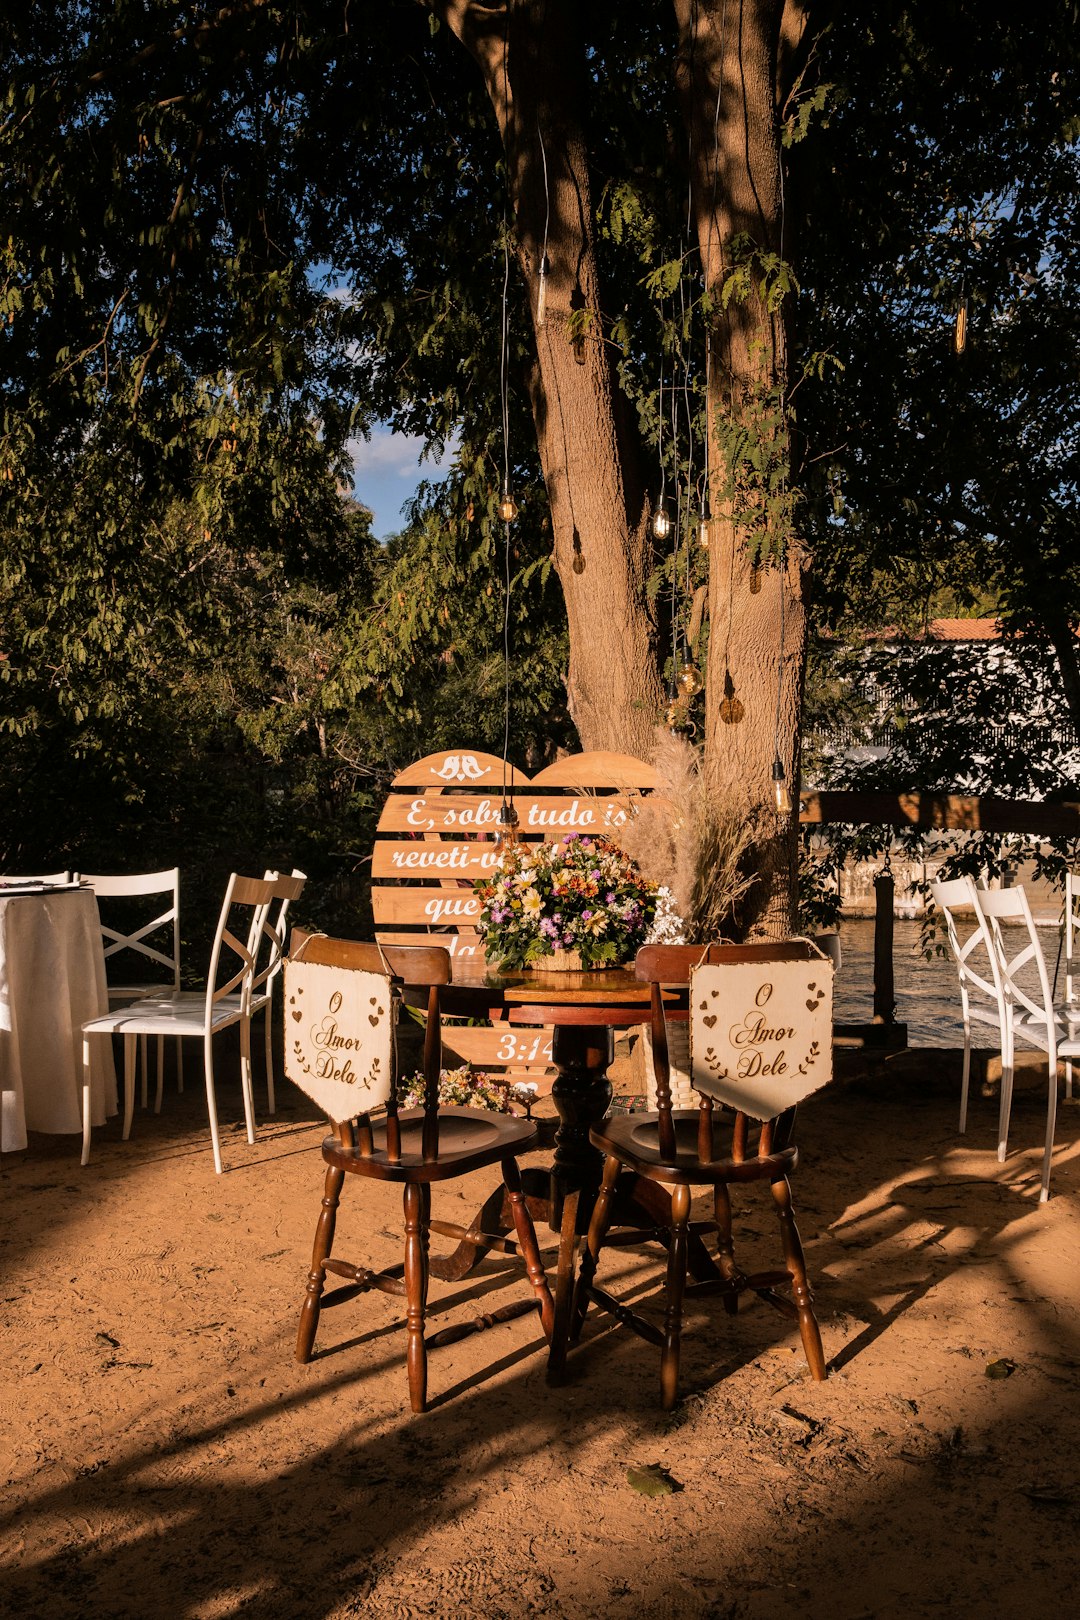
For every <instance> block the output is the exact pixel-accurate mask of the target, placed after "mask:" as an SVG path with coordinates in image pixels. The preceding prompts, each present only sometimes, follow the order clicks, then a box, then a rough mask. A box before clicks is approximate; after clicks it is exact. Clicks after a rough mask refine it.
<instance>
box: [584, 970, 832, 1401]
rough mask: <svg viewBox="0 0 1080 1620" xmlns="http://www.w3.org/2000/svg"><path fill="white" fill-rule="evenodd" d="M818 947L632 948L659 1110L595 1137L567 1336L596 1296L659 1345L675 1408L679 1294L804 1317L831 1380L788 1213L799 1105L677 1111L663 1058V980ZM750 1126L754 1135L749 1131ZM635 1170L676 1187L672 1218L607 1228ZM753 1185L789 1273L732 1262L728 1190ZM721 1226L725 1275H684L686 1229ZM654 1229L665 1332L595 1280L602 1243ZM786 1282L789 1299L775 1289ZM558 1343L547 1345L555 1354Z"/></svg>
mask: <svg viewBox="0 0 1080 1620" xmlns="http://www.w3.org/2000/svg"><path fill="white" fill-rule="evenodd" d="M816 955H817V953H816V952H814V950H813V947H812V946H808V945H804V944H801V943H798V942H793V943H783V944H766V945H761V946H757V945H738V946H724V945H713V946H709V947H708V948H707V949H706V948H705V947H702V946H700V945H667V946H664V945H647V946H645V947H644V948H643V949H642V950H640V951H639V952H638V954H637V958H636V960H635V963H634V971H635V974H636V976H637V977H638V979H640V980H642V981H643V982H644V983H646V984H648V986H649V988H650V992H651V995H650V1029H651V1036H652V1061H653V1066H654V1073H655V1080H656V1096H657V1111H656V1112H655V1113H652V1114H644V1115H641V1114H629V1115H624V1116H615V1117H613V1118H610V1119H607V1120H605V1121H604V1122H603V1124H601V1125H600V1126H598V1127H597V1128H596V1129H594V1130H593V1131H592V1132H591V1133H590V1139H591V1141H592V1143H593V1145H594V1146H595V1147H597V1148H599V1149H600V1151H601V1152H602V1153H603V1154H604V1155H605V1159H604V1173H603V1180H602V1183H601V1188H600V1193H599V1196H598V1197H597V1200H596V1204H595V1206H594V1208H593V1213H592V1219H591V1221H590V1224H589V1232H588V1237H587V1239H586V1242H585V1247H584V1250H583V1253H582V1257H581V1262H580V1267H579V1271H578V1277H577V1283H576V1286H575V1290H574V1301H573V1305H572V1308H571V1312H570V1318H569V1331H568V1337H569V1339H570V1341H571V1342H573V1341H574V1340H576V1339H577V1338H578V1336H579V1335H580V1332H581V1328H582V1325H583V1323H584V1320H585V1315H586V1312H587V1310H588V1306H589V1303H590V1302H592V1303H594V1304H596V1305H598V1306H600V1307H601V1308H602V1309H603V1310H605V1311H607V1312H609V1313H610V1314H611V1315H612V1316H614V1317H615V1319H616V1321H618V1322H619V1323H621V1324H622V1325H623V1326H625V1327H629V1328H631V1329H632V1330H633V1331H634V1332H636V1333H637V1334H638V1335H639V1336H640V1337H641V1338H643V1339H645V1340H646V1341H647V1342H648V1343H650V1344H652V1345H654V1346H655V1347H656V1348H657V1349H659V1350H660V1390H661V1400H662V1404H663V1407H664V1409H665V1411H670V1410H671V1408H672V1407H673V1406H674V1405H675V1401H676V1397H677V1392H678V1379H679V1358H680V1349H681V1337H682V1316H683V1301H684V1299H685V1298H686V1297H688V1296H697V1295H701V1294H718V1295H719V1296H720V1298H721V1299H722V1301H723V1305H724V1309H725V1311H726V1312H727V1313H728V1314H729V1315H732V1316H733V1315H734V1314H735V1312H736V1311H737V1309H738V1300H739V1295H740V1294H742V1293H745V1292H746V1291H747V1290H751V1291H753V1292H754V1293H756V1294H758V1295H759V1297H761V1298H762V1299H765V1300H767V1301H768V1302H769V1303H770V1304H771V1305H774V1306H776V1307H777V1308H778V1309H779V1310H781V1311H783V1312H784V1313H785V1314H788V1315H790V1316H792V1317H795V1318H797V1320H798V1323H799V1331H800V1333H801V1335H802V1343H803V1349H804V1351H805V1353H806V1359H807V1362H808V1364H809V1367H810V1372H811V1375H812V1377H814V1378H815V1379H819V1380H820V1379H823V1378H824V1377H825V1355H824V1351H823V1349H822V1344H821V1333H820V1331H819V1328H818V1324H817V1318H816V1317H815V1315H814V1308H813V1295H812V1293H811V1289H810V1283H809V1280H808V1278H807V1274H806V1262H805V1259H804V1257H803V1250H802V1243H801V1240H800V1238H799V1231H798V1227H797V1226H796V1224H795V1217H794V1214H793V1211H792V1202H791V1188H790V1185H789V1181H788V1178H789V1176H790V1175H791V1172H792V1171H793V1170H794V1169H795V1167H796V1165H797V1163H798V1149H797V1148H796V1147H795V1145H794V1143H793V1142H792V1140H791V1136H792V1129H793V1125H794V1114H795V1110H794V1108H791V1109H788V1110H787V1111H786V1112H785V1113H784V1114H782V1115H780V1116H779V1117H777V1118H773V1119H768V1120H765V1121H764V1122H758V1121H757V1120H751V1119H750V1118H749V1117H748V1116H747V1114H746V1113H744V1112H735V1113H734V1114H732V1113H730V1112H727V1111H725V1117H724V1118H723V1119H722V1117H721V1110H720V1109H719V1108H718V1107H716V1106H714V1103H713V1101H712V1099H711V1098H709V1097H706V1096H702V1097H701V1101H700V1105H699V1106H698V1107H697V1108H689V1109H674V1108H673V1107H672V1104H671V1087H670V1075H669V1063H668V1026H667V1014H666V1011H665V1004H664V997H663V993H662V987H663V986H682V985H686V984H689V983H690V976H691V970H692V969H693V968H694V967H696V966H698V965H700V964H703V963H708V964H716V963H720V964H722V963H725V962H730V963H741V962H753V961H757V960H762V961H772V962H775V961H778V960H779V961H809V960H812V959H813V958H814V957H815V956H816ZM722 1125H723V1126H724V1127H730V1134H729V1136H728V1140H727V1143H726V1144H725V1143H724V1142H723V1141H722V1129H721V1127H722ZM753 1130H756V1132H757V1140H756V1141H753V1140H752V1139H751V1133H752V1131H753ZM626 1176H640V1177H644V1178H645V1179H646V1180H648V1181H653V1182H658V1183H660V1184H662V1185H664V1186H667V1187H670V1188H671V1219H670V1222H669V1224H667V1225H666V1226H663V1227H657V1228H656V1229H655V1230H654V1231H653V1232H652V1233H651V1234H650V1233H648V1232H646V1233H644V1234H643V1232H642V1230H641V1229H640V1228H634V1229H625V1230H621V1231H611V1230H610V1223H611V1216H612V1211H613V1208H614V1203H615V1188H616V1184H617V1182H618V1181H619V1179H620V1178H621V1177H626ZM752 1181H765V1182H767V1183H768V1184H769V1187H770V1190H771V1192H772V1196H773V1201H774V1203H775V1206H776V1213H777V1216H778V1218H779V1222H780V1239H781V1244H782V1247H783V1253H784V1262H785V1269H783V1270H774V1271H762V1272H751V1273H746V1272H744V1271H742V1270H741V1268H740V1267H739V1265H738V1263H737V1261H736V1259H735V1250H734V1241H733V1236H732V1212H731V1196H730V1192H729V1188H730V1187H732V1186H738V1185H743V1184H745V1183H748V1182H752ZM695 1186H702V1187H711V1188H712V1192H713V1214H712V1217H711V1219H707V1220H696V1221H692V1220H691V1219H690V1204H691V1194H692V1189H693V1188H694V1187H695ZM710 1233H715V1234H716V1242H717V1255H716V1263H717V1267H718V1271H719V1275H718V1276H717V1277H715V1278H712V1279H706V1280H704V1281H700V1282H690V1283H687V1280H686V1270H687V1243H688V1239H689V1237H690V1236H691V1234H695V1235H699V1236H700V1235H704V1234H710ZM650 1235H651V1236H652V1237H654V1238H656V1239H658V1240H659V1241H660V1242H662V1243H663V1244H664V1245H665V1246H666V1248H667V1276H666V1288H665V1293H666V1309H665V1318H664V1326H663V1328H662V1329H660V1328H658V1327H657V1326H656V1325H655V1324H654V1323H653V1322H651V1321H649V1320H647V1319H646V1318H645V1317H644V1316H642V1315H641V1314H640V1313H639V1312H637V1311H635V1310H632V1309H630V1307H629V1306H627V1305H626V1304H624V1303H623V1302H622V1301H620V1300H617V1299H615V1298H614V1297H613V1296H612V1295H611V1294H610V1293H608V1291H607V1290H606V1289H605V1288H602V1287H601V1286H600V1285H599V1284H598V1283H597V1281H596V1273H597V1267H598V1264H599V1261H600V1257H601V1254H602V1252H603V1250H604V1249H605V1248H608V1247H616V1246H620V1247H621V1246H631V1245H635V1246H636V1245H638V1244H640V1243H641V1242H642V1239H643V1236H644V1237H649V1236H650ZM788 1284H790V1285H791V1287H792V1290H793V1294H794V1299H793V1300H790V1299H788V1298H787V1297H786V1296H784V1295H782V1294H780V1293H778V1292H777V1290H778V1289H779V1288H782V1287H784V1286H786V1285H788ZM561 1348H562V1347H560V1346H553V1347H552V1355H553V1360H555V1359H557V1358H558V1356H559V1354H560V1352H561Z"/></svg>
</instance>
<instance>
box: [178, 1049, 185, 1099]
mask: <svg viewBox="0 0 1080 1620" xmlns="http://www.w3.org/2000/svg"><path fill="white" fill-rule="evenodd" d="M176 1089H177V1091H178V1092H179V1093H180V1095H181V1097H182V1096H183V1095H184V1043H183V1041H182V1039H181V1038H180V1036H179V1035H178V1036H177V1037H176Z"/></svg>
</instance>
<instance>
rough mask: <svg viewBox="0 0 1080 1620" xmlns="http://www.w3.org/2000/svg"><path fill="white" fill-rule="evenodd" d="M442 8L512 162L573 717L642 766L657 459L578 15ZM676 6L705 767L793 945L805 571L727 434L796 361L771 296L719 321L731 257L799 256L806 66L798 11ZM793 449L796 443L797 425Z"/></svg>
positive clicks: (752, 922) (770, 918) (759, 908)
mask: <svg viewBox="0 0 1080 1620" xmlns="http://www.w3.org/2000/svg"><path fill="white" fill-rule="evenodd" d="M429 3H431V4H432V5H433V6H434V7H435V9H436V10H437V11H438V12H439V13H440V14H441V15H442V16H443V18H444V19H445V21H446V22H447V23H448V24H449V26H450V27H451V29H452V30H453V32H454V33H455V34H456V35H457V37H458V38H459V39H460V40H461V41H462V43H463V44H464V45H465V47H466V48H467V49H468V50H469V51H470V53H471V54H472V56H473V57H474V58H475V60H476V61H477V63H478V64H479V66H480V69H481V72H482V74H483V77H484V82H485V84H486V86H487V90H488V94H489V96H490V98H491V102H492V106H493V107H494V109H495V115H496V118H497V120H498V125H499V129H500V132H501V134H502V139H503V146H504V149H505V151H506V155H507V163H508V173H509V184H510V195H511V200H512V203H513V208H514V229H515V236H516V246H517V254H518V260H519V263H520V266H521V269H522V272H523V274H524V277H525V282H526V285H527V288H528V292H529V298H530V302H531V306H532V311H533V322H534V327H535V330H536V343H537V368H536V374H535V380H534V385H533V398H532V403H533V411H534V416H535V420H536V429H537V438H538V442H539V447H540V456H541V461H542V464H543V468H544V475H545V478H546V481H547V488H548V495H549V499H550V503H551V515H552V525H553V529H554V540H555V563H556V567H557V569H558V572H559V577H560V579H561V581H562V586H563V592H564V594H565V598H566V609H567V617H568V620H569V629H570V674H569V689H570V692H569V695H570V706H571V713H572V715H573V718H574V721H575V724H576V725H577V728H578V732H579V735H580V737H581V741H582V744H583V746H584V747H586V748H598V747H599V748H615V749H628V750H630V751H631V752H637V753H640V754H647V753H648V752H649V750H650V747H651V736H650V732H651V728H652V727H653V726H654V725H655V723H656V720H657V718H658V717H659V713H660V709H661V707H662V703H663V692H662V687H661V682H660V674H659V668H658V661H657V649H656V637H655V626H654V625H653V623H652V620H651V616H650V614H649V610H648V606H647V599H646V593H645V582H646V577H647V573H648V570H649V565H650V560H651V558H650V544H649V538H648V504H647V499H646V494H645V488H644V482H643V479H642V475H641V447H640V444H639V441H638V437H637V433H636V429H635V426H634V424H633V422H632V421H631V419H630V415H629V412H628V410H627V408H626V406H625V402H624V400H623V399H622V397H621V395H620V393H619V390H618V387H617V383H616V381H615V378H614V375H613V370H612V366H611V363H610V362H609V359H608V357H607V349H606V345H605V343H604V334H603V330H602V325H601V314H600V298H599V288H598V278H597V267H596V257H595V251H594V241H593V217H592V204H591V199H590V196H589V185H588V169H587V154H586V151H585V146H584V141H583V137H582V133H581V131H582V120H581V118H580V116H579V113H578V97H579V95H580V94H581V84H582V82H583V77H584V75H583V67H582V66H581V58H580V50H579V46H578V42H577V40H576V37H575V29H574V26H573V18H574V14H575V8H574V5H573V3H572V0H545V3H544V4H543V5H541V4H539V3H530V0H517V3H514V0H500V3H494V4H489V5H484V4H480V3H477V0H429ZM673 4H674V9H675V16H676V21H677V25H678V29H679V34H680V57H679V66H678V80H679V89H680V93H681V97H682V102H683V110H684V116H685V120H686V123H687V127H688V129H689V130H690V132H691V134H692V153H693V165H692V184H693V198H694V207H695V212H696V223H697V231H698V238H699V244H700V250H701V259H702V264H703V267H704V271H705V278H706V284H707V287H708V289H709V291H710V293H711V295H712V297H713V299H714V311H715V313H714V315H713V318H712V331H711V343H710V375H709V389H708V406H709V418H710V436H711V466H712V469H713V474H714V476H713V479H712V484H713V508H714V514H715V515H716V516H717V518H718V522H717V523H716V525H715V528H714V533H713V538H712V541H711V544H710V559H709V561H710V585H709V611H710V639H709V662H708V672H707V673H708V699H707V725H706V736H705V749H706V765H707V771H708V777H709V780H710V783H711V784H712V787H713V789H714V791H715V792H716V793H717V794H718V795H724V796H734V797H736V798H737V800H738V802H739V804H740V806H741V807H742V809H743V812H744V814H745V815H746V816H747V817H748V818H749V819H750V820H751V821H752V823H753V826H754V834H755V846H756V847H755V850H754V856H753V859H754V862H755V866H756V868H757V871H758V873H759V876H760V881H759V883H758V884H757V885H756V886H755V889H754V891H753V895H752V899H751V902H750V904H749V906H748V911H747V919H746V927H747V930H748V931H750V932H752V933H754V934H758V935H763V934H764V935H779V934H785V933H788V932H789V931H790V929H791V926H792V922H793V908H794V898H795V881H794V880H795V857H796V850H797V842H796V834H797V823H796V820H795V818H794V817H793V816H791V815H785V816H778V815H777V814H776V813H775V810H774V808H773V805H774V784H773V778H772V767H773V761H774V759H775V758H777V757H779V759H780V761H781V763H782V765H783V767H784V771H785V773H786V780H787V784H788V787H789V789H790V791H791V793H792V794H793V795H794V793H795V790H796V787H797V782H798V770H799V747H798V735H799V716H800V708H801V698H802V679H803V667H804V659H805V645H806V610H805V603H804V592H803V581H804V577H805V571H806V559H805V556H804V552H803V549H802V548H801V547H800V546H799V545H798V544H797V543H796V541H795V539H794V537H793V536H790V535H785V536H784V544H783V564H782V566H781V564H780V562H779V561H778V559H777V558H776V557H774V559H773V561H772V562H771V563H770V564H769V565H768V566H765V567H759V568H755V567H754V566H753V565H752V562H751V557H750V555H749V552H748V547H747V537H748V520H747V513H746V510H745V507H744V506H743V505H742V504H741V503H740V500H739V499H738V498H732V497H731V496H730V495H725V494H723V493H722V491H723V484H724V480H723V478H722V476H721V459H722V457H721V438H722V435H721V432H720V423H721V422H722V421H724V422H732V421H753V420H755V413H757V414H758V415H760V413H761V409H762V399H763V397H764V396H765V395H767V393H768V391H769V389H770V388H773V387H775V386H777V385H780V384H782V383H783V382H784V379H785V376H786V345H785V336H784V332H783V326H782V321H781V320H780V318H779V316H777V315H772V314H770V313H769V311H768V310H767V309H766V307H765V306H764V304H763V303H762V301H761V300H760V298H758V297H757V296H756V295H752V296H750V297H748V298H746V299H743V300H732V301H731V302H729V304H728V307H727V308H726V309H723V308H722V307H721V302H720V298H719V293H720V289H721V287H722V286H723V284H724V281H725V279H726V275H727V272H728V270H729V269H730V263H731V251H732V240H733V238H736V237H745V238H749V239H751V240H752V241H753V243H754V244H755V245H756V247H757V249H758V250H760V251H762V252H774V253H775V252H779V251H780V250H781V247H782V243H781V235H782V229H781V225H782V212H783V206H782V205H783V188H782V179H781V166H780V165H781V159H780V140H779V118H778V114H777V100H776V97H777V77H778V72H779V73H780V74H784V73H786V72H787V71H789V64H791V63H792V62H793V61H794V59H795V57H796V55H797V46H798V36H799V32H800V28H799V22H800V19H801V6H796V5H794V4H793V0H789V10H788V14H787V17H786V18H785V17H784V6H783V0H739V3H738V4H726V3H725V0H673ZM793 18H794V24H793ZM718 88H719V91H720V94H719V97H718V95H717V91H718ZM714 119H715V122H714ZM541 135H542V137H543V148H541V139H540V136H541ZM714 135H715V143H716V158H715V161H714ZM545 158H546V164H547V190H546V192H545V184H544V160H545ZM546 207H547V210H548V220H549V226H548V237H547V242H548V247H547V257H548V262H549V268H548V274H547V277H546V288H545V292H546V308H545V312H544V318H543V320H541V319H540V318H539V310H538V304H539V292H540V269H541V261H542V257H543V244H544V222H545V208H546ZM776 431H777V432H778V433H779V434H780V435H781V436H783V435H784V434H785V433H786V429H785V428H784V427H783V426H782V425H781V426H780V427H779V428H778V429H777V430H776Z"/></svg>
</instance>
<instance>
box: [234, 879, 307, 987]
mask: <svg viewBox="0 0 1080 1620" xmlns="http://www.w3.org/2000/svg"><path fill="white" fill-rule="evenodd" d="M263 878H264V879H265V881H266V882H267V883H269V884H270V886H271V888H272V890H273V898H274V900H277V902H278V908H277V911H276V912H274V916H273V918H272V919H271V915H270V914H271V912H272V911H273V910H274V907H273V901H270V902H268V903H267V905H265V906H263V907H261V908H260V909H259V910H258V911H256V912H255V913H254V914H253V916H252V919H251V929H250V931H249V933H248V950H249V951H250V952H251V954H252V955H253V956H254V957H255V962H256V968H255V974H254V977H253V978H252V981H251V988H252V991H256V990H265V991H267V992H269V991H270V990H271V989H272V987H273V983H274V980H275V979H276V978H277V976H278V974H279V973H280V972H281V964H282V961H283V960H284V957H285V920H286V918H287V916H288V914H289V906H290V905H291V904H292V902H293V901H294V900H299V898H300V896H301V895H302V894H303V892H304V885H305V884H306V883H307V873H306V872H301V871H298V870H297V868H296V867H294V868H293V870H292V871H291V872H271V871H266V872H264V873H263ZM264 940H265V941H266V942H267V954H266V960H265V961H264V962H263V963H262V965H261V966H260V965H259V951H260V947H261V946H262V943H263V941H264Z"/></svg>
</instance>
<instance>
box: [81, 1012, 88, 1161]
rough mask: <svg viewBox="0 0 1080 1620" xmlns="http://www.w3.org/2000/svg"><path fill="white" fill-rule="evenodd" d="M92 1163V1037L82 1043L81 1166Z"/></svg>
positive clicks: (84, 1038)
mask: <svg viewBox="0 0 1080 1620" xmlns="http://www.w3.org/2000/svg"><path fill="white" fill-rule="evenodd" d="M89 1161H90V1037H89V1035H84V1036H83V1043H82V1158H81V1159H80V1160H79V1163H80V1164H88V1163H89Z"/></svg>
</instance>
